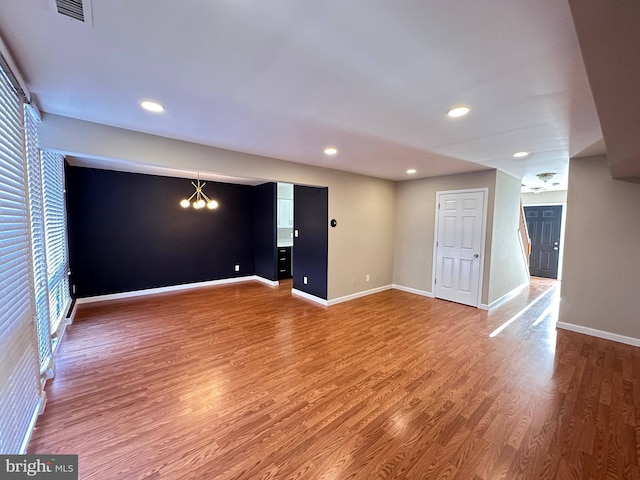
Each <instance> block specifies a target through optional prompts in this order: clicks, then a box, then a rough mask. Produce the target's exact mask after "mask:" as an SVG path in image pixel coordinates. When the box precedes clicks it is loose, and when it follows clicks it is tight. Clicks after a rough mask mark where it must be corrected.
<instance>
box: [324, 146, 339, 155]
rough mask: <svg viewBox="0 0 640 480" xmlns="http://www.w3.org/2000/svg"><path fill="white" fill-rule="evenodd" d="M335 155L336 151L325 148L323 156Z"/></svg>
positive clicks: (331, 148)
mask: <svg viewBox="0 0 640 480" xmlns="http://www.w3.org/2000/svg"><path fill="white" fill-rule="evenodd" d="M336 153H338V149H336V148H333V147H327V148H325V149H324V154H325V155H335V154H336Z"/></svg>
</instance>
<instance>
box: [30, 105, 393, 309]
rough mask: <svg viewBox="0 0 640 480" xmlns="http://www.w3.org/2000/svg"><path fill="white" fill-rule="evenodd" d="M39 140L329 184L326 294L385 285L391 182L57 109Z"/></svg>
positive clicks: (97, 152)
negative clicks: (102, 121)
mask: <svg viewBox="0 0 640 480" xmlns="http://www.w3.org/2000/svg"><path fill="white" fill-rule="evenodd" d="M39 141H40V147H41V148H46V149H49V150H54V151H60V152H62V153H66V154H71V155H76V156H79V157H82V156H87V157H94V158H100V159H116V160H121V161H130V162H137V163H141V164H146V165H149V166H157V167H165V168H180V169H184V170H191V171H194V172H196V171H200V172H213V173H217V174H222V175H229V176H238V177H248V178H260V179H264V180H265V181H280V182H288V183H294V184H299V185H315V186H323V187H329V218H335V219H337V221H338V226H337V228H329V261H328V263H329V265H328V299H329V300H332V299H336V298H339V297H342V296H346V295H350V294H353V293H358V292H361V291H364V290H369V289H373V288H376V287H381V286H386V285H389V284H391V281H392V268H393V267H392V266H393V225H394V220H393V216H394V194H395V193H394V188H395V187H394V183H393V182H391V181H387V180H380V179H376V178H372V177H367V176H364V175H356V174H352V173H346V172H342V171H338V170H332V169H328V168H319V167H312V166H309V165H302V164H298V163H293V162H286V161H283V160H277V159H274V158H268V157H261V156H257V155H251V154H246V153H241V152H234V151H231V150H224V149H221V148H215V147H210V146H206V145H199V144H195V143H190V142H184V141H180V140H174V139H170V138H165V137H159V136H155V135H149V134H145V133H140V132H134V131H131V130H124V129H121V128H115V127H110V126H106V125H100V124H97V123H90V122H84V121H81V120H75V119H71V118H68V117H62V116H58V115H49V114H48V115H45V116H44V118H43V122H42V123H41V124H40V130H39ZM366 275H370V281H369V282H365V276H366ZM354 278H355V279H356V281H355V284H354V282H353V279H354Z"/></svg>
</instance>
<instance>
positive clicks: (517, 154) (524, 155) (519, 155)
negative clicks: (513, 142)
mask: <svg viewBox="0 0 640 480" xmlns="http://www.w3.org/2000/svg"><path fill="white" fill-rule="evenodd" d="M528 156H529V152H516V153H514V154H513V157H514V158H524V157H528Z"/></svg>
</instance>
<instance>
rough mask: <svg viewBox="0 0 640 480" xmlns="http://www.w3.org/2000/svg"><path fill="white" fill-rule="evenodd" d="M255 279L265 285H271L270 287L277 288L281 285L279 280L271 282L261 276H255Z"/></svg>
mask: <svg viewBox="0 0 640 480" xmlns="http://www.w3.org/2000/svg"><path fill="white" fill-rule="evenodd" d="M253 277H254V278H253V279H254V280H256V281H258V282H260V283H264V284H265V285H269V286H270V287H277V286H278V285H280V282H279V281H278V280H269V279H268V278H264V277H261V276H260V275H254V276H253Z"/></svg>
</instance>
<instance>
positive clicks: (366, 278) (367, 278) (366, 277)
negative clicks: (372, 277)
mask: <svg viewBox="0 0 640 480" xmlns="http://www.w3.org/2000/svg"><path fill="white" fill-rule="evenodd" d="M365 280H366V281H367V282H368V281H369V275H368V274H367V275H366V276H365Z"/></svg>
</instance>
